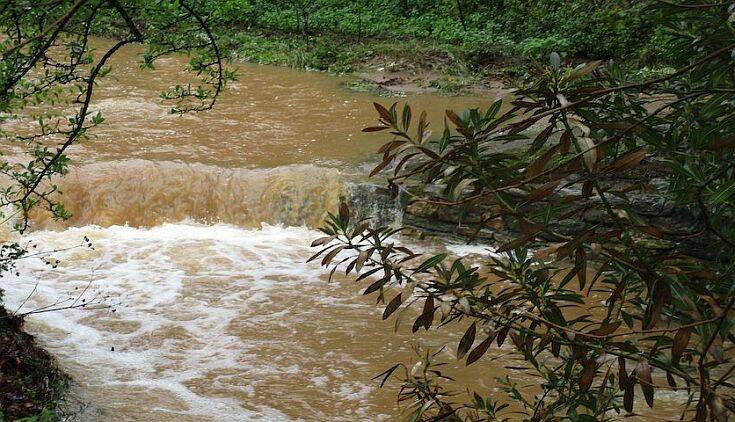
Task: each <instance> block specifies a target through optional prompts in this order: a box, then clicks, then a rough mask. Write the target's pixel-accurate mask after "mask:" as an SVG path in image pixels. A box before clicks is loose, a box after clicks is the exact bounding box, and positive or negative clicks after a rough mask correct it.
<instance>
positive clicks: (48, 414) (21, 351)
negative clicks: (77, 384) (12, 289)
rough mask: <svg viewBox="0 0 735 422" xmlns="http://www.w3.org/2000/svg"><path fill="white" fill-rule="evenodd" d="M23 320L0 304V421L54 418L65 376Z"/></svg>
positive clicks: (66, 381) (55, 417)
mask: <svg viewBox="0 0 735 422" xmlns="http://www.w3.org/2000/svg"><path fill="white" fill-rule="evenodd" d="M23 323H24V321H23V318H20V317H16V316H14V315H11V314H10V313H9V312H8V311H7V310H6V309H5V308H4V307H2V306H1V305H0V421H3V420H7V421H14V420H18V419H21V420H24V418H30V419H27V420H28V421H36V420H39V421H54V420H57V416H56V414H57V409H56V408H57V405H58V403H59V401H60V400H61V397H62V394H63V393H64V391H65V390H66V389H67V385H68V379H67V377H66V376H65V375H64V374H63V373H62V372H61V371H60V370H59V369H58V367H57V365H56V362H55V361H54V359H53V358H52V357H51V355H49V353H48V352H46V351H45V350H44V349H42V348H41V347H40V346H39V345H38V344H36V340H35V339H34V337H33V336H32V335H30V334H28V333H27V332H26V331H25V330H24V329H23Z"/></svg>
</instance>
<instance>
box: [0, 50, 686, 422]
mask: <svg viewBox="0 0 735 422" xmlns="http://www.w3.org/2000/svg"><path fill="white" fill-rule="evenodd" d="M97 42H98V44H100V45H101V44H104V43H105V42H104V41H101V40H98V41H97ZM138 54H139V50H137V49H135V48H129V49H124V50H122V51H121V52H120V54H119V55H118V56H117V57H116V59H115V60H114V61H113V72H112V73H111V74H110V75H109V77H108V78H106V79H105V80H104V81H103V82H102V83H101V85H100V87H99V91H98V95H97V97H96V99H95V100H94V105H93V108H94V109H96V110H100V111H101V112H102V113H103V115H104V116H105V117H106V119H107V121H106V122H105V124H104V125H103V126H101V127H99V128H96V129H94V131H93V136H92V138H91V139H89V140H87V141H85V142H84V143H83V144H81V145H77V146H75V147H73V148H72V149H71V151H70V155H71V157H72V159H73V161H74V163H75V165H74V168H73V170H72V172H71V174H70V175H69V176H68V177H67V178H66V179H65V180H63V181H61V182H60V184H61V187H62V190H63V191H64V195H65V196H64V202H65V203H66V205H67V208H68V209H69V210H70V211H71V212H72V213H73V217H72V218H71V219H70V220H69V221H66V222H64V223H63V224H62V223H58V222H53V221H51V220H50V219H48V218H47V217H46V216H43V215H37V216H35V218H34V221H33V223H34V228H35V231H34V232H32V233H31V234H30V235H28V236H27V237H26V239H29V238H30V239H32V240H33V241H35V242H37V244H39V245H40V247H41V248H43V249H51V248H53V249H64V248H68V247H70V246H73V245H75V244H78V243H79V242H80V241H81V239H83V238H84V237H85V236H87V237H88V238H89V239H91V242H92V243H93V245H94V249H89V248H72V249H69V250H64V251H59V252H57V253H55V254H54V257H55V258H58V259H60V265H59V266H58V268H56V269H49V268H48V266H46V265H45V264H44V263H43V262H40V261H32V260H31V261H28V262H26V263H24V264H23V266H22V272H21V274H20V276H18V277H12V278H11V279H10V280H7V281H6V282H5V283H6V284H4V286H3V287H4V288H5V289H6V300H7V303H8V305H9V306H10V307H11V308H13V307H16V306H20V305H21V304H22V310H31V309H36V308H39V307H42V306H46V305H49V304H53V303H55V302H59V301H61V303H62V304H66V305H68V304H70V303H72V302H73V301H75V300H76V301H79V300H87V301H89V302H90V303H92V304H104V305H106V306H109V308H108V307H105V308H99V307H97V306H90V307H88V308H83V309H76V310H71V311H66V312H53V313H43V314H37V315H34V316H32V317H30V318H29V319H28V323H29V327H30V328H31V329H32V330H33V331H34V332H35V333H36V334H37V335H38V336H39V338H40V339H41V341H42V342H43V344H44V345H45V346H46V347H48V349H49V350H50V351H51V352H52V353H53V354H54V355H55V356H56V357H57V358H58V360H59V362H60V364H61V366H62V368H63V369H64V370H65V371H66V372H68V373H69V374H70V375H71V376H72V378H73V380H74V384H73V388H72V392H73V394H74V396H75V397H77V398H78V401H79V402H80V403H83V404H84V406H82V408H81V409H76V407H75V406H71V407H73V408H74V409H72V410H80V412H79V413H78V414H77V415H76V416H75V418H76V419H80V420H105V421H108V420H145V421H167V420H177V421H178V420H181V421H189V420H191V421H205V420H272V421H281V420H308V421H317V420H318V421H332V420H335V421H354V420H371V421H372V420H396V419H400V418H401V415H402V413H401V409H400V408H399V407H398V406H397V405H396V401H395V397H396V385H395V384H394V383H389V384H388V385H387V386H386V387H385V388H383V389H380V388H378V384H377V382H375V381H371V378H372V377H373V376H375V375H377V374H379V373H381V372H382V371H384V370H385V369H387V368H388V367H390V366H392V365H393V364H394V363H396V362H406V363H409V364H410V365H412V364H413V363H415V362H416V361H417V360H418V359H419V358H418V357H417V356H416V355H415V354H414V352H413V350H412V345H415V344H418V343H420V342H426V341H429V342H430V343H431V344H434V345H437V344H441V343H442V342H446V341H451V343H450V347H448V349H447V351H446V352H444V353H443V355H442V357H443V358H446V359H447V360H448V361H453V356H452V352H451V350H455V349H456V342H457V340H458V338H459V337H460V336H461V333H462V331H461V327H460V326H456V327H455V328H456V329H454V330H453V329H452V328H451V326H450V327H449V328H448V329H445V330H442V332H436V331H435V330H434V329H432V330H430V331H429V332H428V333H424V332H420V333H418V334H416V335H412V334H411V333H410V330H408V329H407V328H408V327H402V328H401V329H400V330H399V332H398V333H397V334H394V332H393V328H394V327H393V321H392V320H389V321H381V319H380V314H381V312H382V308H381V307H379V306H376V305H375V303H374V298H373V297H364V296H362V295H361V292H360V287H359V286H358V285H356V284H355V283H353V282H352V281H350V280H349V279H346V278H344V277H342V278H340V277H337V279H336V280H335V281H332V282H331V283H327V281H326V277H325V274H324V271H323V270H322V269H321V268H319V266H318V265H317V264H307V263H306V262H305V261H306V259H307V257H308V256H309V255H310V253H311V252H312V251H311V250H310V248H309V247H308V245H309V243H310V242H311V240H312V239H313V238H315V237H317V236H318V233H317V232H316V231H315V230H314V228H315V227H317V226H318V225H319V223H320V222H321V221H322V220H323V218H324V217H325V216H326V213H327V212H328V211H331V210H334V209H335V207H336V206H337V204H338V202H339V198H340V196H342V195H346V194H351V195H370V194H371V192H372V191H370V190H368V191H359V190H358V191H355V187H354V186H355V185H354V181H355V180H356V179H359V177H360V176H359V175H360V174H364V173H365V169H366V168H367V165H368V164H369V163H371V162H374V161H375V160H376V156H375V155H374V154H373V151H375V149H376V148H377V147H378V146H379V145H380V144H381V143H382V142H383V141H384V139H383V138H381V137H380V136H375V135H369V134H364V133H361V132H360V130H361V128H363V127H365V126H369V125H372V124H374V123H375V121H376V113H375V111H374V109H373V107H372V102H373V101H379V102H382V103H388V102H390V101H391V100H390V99H386V98H380V97H375V96H373V95H370V94H366V93H357V92H352V91H350V90H348V89H347V88H345V86H344V82H345V79H344V78H341V77H335V76H331V75H326V74H321V73H311V72H300V71H295V70H292V69H287V68H278V67H268V66H256V65H247V64H241V65H239V66H238V67H239V72H238V73H239V79H238V81H237V82H235V83H233V84H232V85H231V86H230V87H229V89H228V90H227V91H226V92H225V93H224V94H223V96H222V97H221V98H220V100H219V101H218V103H217V106H216V107H215V109H214V110H212V111H209V112H203V113H198V114H191V115H185V116H178V115H171V114H169V113H168V107H167V106H166V105H164V104H161V102H160V101H159V99H158V93H159V91H160V90H161V89H163V88H166V87H168V86H170V85H172V84H175V83H176V82H177V81H179V80H180V79H181V78H182V76H181V68H182V66H183V63H184V62H185V59H184V58H183V57H168V58H165V59H163V60H161V62H160V63H159V64H158V66H157V68H156V70H155V71H141V70H139V69H138V66H137V55H138ZM399 100H400V101H408V102H410V103H411V105H412V106H413V108H414V110H416V111H415V112H414V114H415V115H418V110H423V109H425V110H427V111H429V118H430V120H431V121H433V122H434V123H433V127H434V129H435V130H437V131H438V130H440V127H441V120H442V114H443V111H444V110H445V109H447V108H453V109H466V108H470V107H487V106H488V105H489V104H490V103H491V102H492V101H493V100H494V98H473V97H444V96H439V95H429V94H425V95H411V96H408V97H406V98H401V99H399ZM363 199H365V198H363ZM370 199H371V198H370V197H367V201H366V202H368V203H369V202H370ZM375 200H376V201H377V199H375ZM384 205H385V204H384ZM368 208H369V207H368ZM377 208H380V209H377ZM371 211H375V212H377V211H380V212H382V213H383V214H385V213H390V212H392V211H391V209H390V204H387V205H385V206H383V207H382V208H381V207H377V206H376V210H371V209H367V210H366V212H367V213H368V214H369V213H370V212H371ZM394 217H395V219H400V216H399V215H395V216H394ZM402 241H403V242H409V243H414V246H415V247H417V248H419V249H421V250H426V251H437V250H443V249H447V250H448V251H449V252H451V253H453V254H456V255H466V254H468V253H472V254H473V258H471V259H473V260H480V259H481V256H482V255H483V254H485V253H488V252H487V249H486V248H485V247H483V246H478V247H466V246H463V245H449V246H438V245H432V244H427V243H418V241H412V240H410V239H402ZM34 289H35V290H34ZM31 292H33V294H31V295H30V296H28V295H29V293H31ZM70 298H71V299H70ZM514 364H515V365H518V362H517V360H516V358H515V357H514V356H513V354H512V353H511V352H510V349H509V348H507V346H505V347H504V348H501V349H498V348H496V347H493V348H491V351H490V352H488V355H487V356H486V357H484V358H483V359H482V360H481V361H480V362H478V363H476V364H475V365H474V366H473V367H470V368H464V367H463V366H462V365H450V367H449V372H450V373H451V374H452V375H453V376H455V377H457V378H458V379H459V380H460V381H462V380H464V381H467V380H472V382H471V384H470V385H472V386H473V389H476V390H477V391H479V392H480V393H481V394H488V393H491V394H492V393H499V388H498V384H497V382H496V381H495V378H496V377H503V376H505V375H506V374H508V373H509V371H508V370H507V369H505V366H508V365H514ZM512 376H513V380H514V381H516V382H518V383H519V384H520V385H530V386H532V385H537V381H536V380H534V379H533V378H530V377H529V376H527V375H525V374H523V373H522V372H520V371H512ZM680 400H681V397H680V396H677V395H670V400H669V401H668V403H669V406H668V407H669V408H670V409H671V410H672V411H674V410H675V409H674V406H673V404H672V403H673V402H674V401H680ZM662 403H664V407H666V404H665V403H667V401H666V399H665V398H664V402H662ZM663 414H667V412H663Z"/></svg>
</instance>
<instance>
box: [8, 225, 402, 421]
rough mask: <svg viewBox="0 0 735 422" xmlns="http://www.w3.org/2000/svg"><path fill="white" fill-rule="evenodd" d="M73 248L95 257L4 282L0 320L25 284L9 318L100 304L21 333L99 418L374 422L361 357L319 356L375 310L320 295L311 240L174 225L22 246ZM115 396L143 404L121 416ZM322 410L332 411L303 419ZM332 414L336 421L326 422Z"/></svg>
mask: <svg viewBox="0 0 735 422" xmlns="http://www.w3.org/2000/svg"><path fill="white" fill-rule="evenodd" d="M84 236H88V237H89V238H90V239H91V240H92V242H93V243H94V250H91V249H87V248H77V249H72V250H69V251H66V252H60V253H56V254H54V257H55V258H58V259H60V261H61V263H60V265H59V267H58V268H56V269H54V270H49V269H48V266H46V265H45V264H44V263H43V262H41V261H40V260H28V261H25V262H23V263H22V265H21V268H20V269H21V274H20V276H10V277H6V279H5V283H4V286H3V287H4V288H5V290H6V303H7V305H8V307H9V309H15V308H16V307H18V306H20V304H21V303H23V301H24V300H25V299H26V297H27V295H28V294H29V292H30V291H31V290H32V289H33V288H34V285H35V284H37V286H36V292H35V293H34V294H33V295H32V296H31V297H30V299H29V300H28V301H27V302H26V303H25V304H24V305H23V307H22V309H21V311H29V310H33V309H36V308H39V307H41V306H46V305H49V304H51V303H54V302H55V301H57V300H59V299H62V300H63V299H67V298H75V297H77V295H78V294H79V292H81V291H84V290H85V289H87V290H86V293H85V294H84V295H82V297H83V298H84V299H86V300H88V301H92V302H94V300H93V299H94V298H95V297H96V298H102V299H101V300H102V301H103V302H104V303H105V304H107V305H110V306H112V308H111V309H98V307H97V306H96V305H95V303H96V302H94V303H90V305H89V306H88V307H85V308H82V309H75V310H68V311H60V312H50V313H40V314H35V315H32V316H31V317H29V322H30V327H31V329H32V331H35V332H36V333H37V334H38V335H39V337H40V339H41V340H42V342H43V343H44V345H45V346H46V347H48V348H49V350H50V351H51V352H52V353H53V354H54V355H56V356H58V357H59V359H60V361H61V364H62V366H63V367H65V369H66V368H68V369H69V372H70V373H71V374H72V376H73V378H74V379H75V382H77V383H78V384H79V385H80V389H81V390H82V392H84V391H88V392H90V393H89V394H90V396H89V397H88V398H89V400H90V401H92V403H91V404H92V405H93V406H100V407H101V408H102V409H101V412H102V414H103V415H106V416H105V417H107V416H109V417H120V418H122V419H131V418H132V419H136V418H143V417H145V418H147V420H156V419H157V418H160V417H161V416H160V415H161V414H166V415H172V417H173V416H182V417H190V418H193V419H194V420H216V419H228V420H253V419H257V420H288V419H290V418H294V417H297V418H301V417H305V418H306V419H310V420H314V419H324V418H327V419H330V420H340V418H341V416H340V415H342V416H344V415H347V414H350V415H351V416H350V417H348V418H344V419H343V420H353V419H354V417H356V416H359V417H362V418H370V419H373V420H375V419H376V418H377V419H381V418H383V417H384V415H383V416H380V414H379V413H378V412H380V411H384V409H378V408H371V406H370V405H369V404H366V403H365V402H364V401H365V400H366V399H368V398H369V396H370V394H371V392H372V391H373V389H374V387H375V386H374V385H373V383H371V382H370V378H371V376H373V375H375V373H376V372H375V369H374V368H372V367H370V368H365V366H366V365H365V362H362V361H361V359H362V358H363V356H361V352H362V349H361V348H357V347H355V348H352V349H348V348H345V347H337V348H334V349H332V348H330V347H329V346H326V347H325V346H324V340H327V341H328V343H329V344H341V343H344V342H347V341H349V339H350V338H354V335H355V333H359V332H360V329H361V327H363V326H364V323H365V321H366V320H368V321H372V320H373V319H374V318H375V315H374V314H375V308H374V307H373V306H369V305H366V304H364V303H363V304H361V303H359V302H356V301H354V300H352V299H353V298H354V297H355V291H351V290H350V289H342V288H334V287H332V288H330V287H329V285H328V284H327V283H326V282H325V281H324V274H323V273H324V271H323V270H322V269H320V268H319V266H318V265H313V264H306V263H305V261H306V259H307V258H308V256H309V255H310V253H312V252H313V251H312V250H311V249H310V248H309V247H308V245H309V243H310V240H311V239H313V238H315V237H318V236H319V234H318V233H317V232H315V231H312V230H309V229H306V228H301V227H287V228H284V227H280V226H269V225H264V226H263V227H262V228H261V229H259V230H245V229H241V228H237V227H234V226H229V225H224V224H219V225H213V226H204V225H197V224H193V223H191V224H187V223H181V224H164V225H161V226H156V227H153V228H150V229H137V228H132V227H126V226H112V227H109V228H100V227H97V226H86V227H81V228H71V229H68V230H66V231H63V232H53V231H45V232H37V233H33V235H32V236H31V238H32V239H33V240H34V241H35V242H37V243H38V244H39V248H42V249H51V248H64V247H68V246H69V245H70V244H75V243H77V242H78V241H79V240H81V239H82V238H83V237H84ZM345 290H346V291H345ZM80 300H81V299H80ZM64 303H66V304H68V303H69V302H68V301H67V302H64ZM96 308H97V309H96ZM113 309H114V310H115V311H114V312H113V311H112V310H113ZM387 334H389V333H387ZM330 336H331V337H334V338H331V337H330ZM335 336H336V337H335ZM113 347H114V351H112V350H111V349H112V348H113ZM328 368H338V370H337V371H331V370H328ZM376 368H377V367H376ZM378 372H379V371H378ZM300 380H303V381H305V382H300ZM308 380H313V381H312V382H309V381H308ZM119 388H125V389H127V390H131V389H132V390H134V391H137V390H142V391H143V392H144V396H149V397H151V400H152V401H153V403H141V404H140V405H139V406H138V405H136V408H135V409H133V410H131V409H130V405H131V404H130V403H129V402H130V399H129V398H128V399H126V398H125V397H120V398H119V399H118V398H115V395H116V394H117V393H118V392H119V391H120V390H119ZM279 389H282V390H283V391H281V393H283V394H286V395H292V396H294V398H293V399H292V401H290V402H289V401H288V400H285V401H284V405H283V406H282V407H281V406H278V405H277V403H278V402H279V400H280V399H275V398H274V397H273V395H274V394H275V393H277V392H278V390H279ZM83 395H84V394H83ZM95 397H97V398H104V400H96V399H95ZM136 397H137V396H136ZM320 400H331V401H332V403H331V404H330V406H326V408H324V407H323V408H321V409H312V406H313V403H315V402H316V401H320ZM95 401H97V403H95ZM102 402H104V403H102ZM107 402H109V403H107ZM274 404H276V405H274ZM299 406H300V407H299ZM106 407H108V408H106ZM145 407H147V409H145V410H142V408H145ZM276 407H278V408H276ZM330 408H332V410H333V411H334V413H327V412H328V409H330ZM325 409H326V410H325ZM106 412H107V413H106ZM136 412H141V413H136ZM146 412H152V413H146ZM156 412H157V413H156ZM294 412H296V414H297V415H298V416H296V415H295V414H294ZM115 415H116V416H115Z"/></svg>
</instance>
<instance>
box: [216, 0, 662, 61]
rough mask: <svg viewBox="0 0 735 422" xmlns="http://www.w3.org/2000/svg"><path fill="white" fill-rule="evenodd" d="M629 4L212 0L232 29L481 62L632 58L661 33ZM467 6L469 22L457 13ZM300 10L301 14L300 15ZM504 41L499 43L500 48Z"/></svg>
mask: <svg viewBox="0 0 735 422" xmlns="http://www.w3.org/2000/svg"><path fill="white" fill-rule="evenodd" d="M629 3H630V2H628V1H624V0H598V1H587V0H571V1H569V0H553V1H545V0H531V1H527V0H498V1H488V2H485V1H473V0H463V1H461V2H460V3H458V2H457V1H449V0H410V1H409V0H376V1H368V0H361V1H348V0H301V1H295V2H286V1H279V0H227V1H224V2H219V1H216V2H215V1H210V3H209V7H210V8H211V11H212V14H213V15H214V17H215V18H217V19H219V20H220V22H222V23H224V24H225V26H234V27H235V28H239V27H243V26H245V27H257V28H260V29H262V30H268V31H277V32H281V33H289V34H296V35H304V34H303V33H304V32H305V31H304V26H303V22H302V21H303V20H304V19H303V17H300V16H301V15H303V16H306V17H308V21H309V23H308V26H309V28H308V31H306V32H309V33H310V35H340V36H346V37H351V38H356V39H360V38H381V39H391V40H397V39H405V38H418V39H427V40H433V41H437V42H442V43H449V44H455V45H458V46H461V48H462V49H463V50H466V51H467V56H468V57H469V58H471V59H472V60H475V62H474V63H475V64H482V63H483V62H487V61H488V60H487V58H486V57H483V55H482V54H481V53H482V52H489V53H495V54H497V52H498V51H502V52H504V53H505V54H506V55H514V54H517V53H518V52H521V53H524V54H528V55H529V56H531V57H533V58H538V57H540V56H542V55H546V54H548V52H549V51H551V50H554V49H555V50H557V51H564V52H566V53H568V54H569V55H572V56H583V57H585V58H601V59H609V58H615V59H633V58H637V57H638V55H639V50H640V48H641V46H643V45H646V43H647V40H648V39H649V38H650V36H651V34H653V33H654V32H655V31H654V29H655V28H652V27H651V25H650V24H649V23H646V22H645V20H643V19H641V17H640V12H641V6H639V5H631V4H629ZM458 4H462V10H463V15H464V23H463V22H462V21H461V19H460V15H459V13H458V7H457V5H458ZM300 13H301V15H300ZM496 42H497V44H495V43H496Z"/></svg>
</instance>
